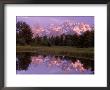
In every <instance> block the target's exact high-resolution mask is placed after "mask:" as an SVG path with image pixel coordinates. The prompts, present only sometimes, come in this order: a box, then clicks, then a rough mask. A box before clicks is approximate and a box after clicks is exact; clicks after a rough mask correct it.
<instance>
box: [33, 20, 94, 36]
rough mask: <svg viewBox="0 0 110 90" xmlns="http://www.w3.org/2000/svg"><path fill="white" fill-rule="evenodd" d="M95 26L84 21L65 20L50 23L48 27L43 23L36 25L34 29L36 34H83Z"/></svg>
mask: <svg viewBox="0 0 110 90" xmlns="http://www.w3.org/2000/svg"><path fill="white" fill-rule="evenodd" d="M91 30H93V27H92V26H91V25H89V24H87V23H84V22H81V23H79V22H71V21H65V22H64V23H62V24H50V25H48V26H46V27H43V26H41V25H36V27H35V28H34V29H33V33H34V36H35V35H36V34H37V35H39V36H44V35H47V36H59V35H61V34H63V33H65V34H75V33H76V34H78V35H80V34H82V33H83V32H85V31H91Z"/></svg>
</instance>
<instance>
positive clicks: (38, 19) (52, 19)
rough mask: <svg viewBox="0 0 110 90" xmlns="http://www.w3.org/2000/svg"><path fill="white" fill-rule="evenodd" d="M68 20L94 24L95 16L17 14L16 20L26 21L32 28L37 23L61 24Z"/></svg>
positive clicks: (43, 24)
mask: <svg viewBox="0 0 110 90" xmlns="http://www.w3.org/2000/svg"><path fill="white" fill-rule="evenodd" d="M66 20H70V21H73V22H79V23H81V22H84V23H87V24H89V25H94V16H17V17H16V21H25V22H26V23H27V24H29V25H30V26H31V27H32V28H33V27H34V26H36V24H40V25H42V26H45V25H49V24H61V23H63V22H64V21H66Z"/></svg>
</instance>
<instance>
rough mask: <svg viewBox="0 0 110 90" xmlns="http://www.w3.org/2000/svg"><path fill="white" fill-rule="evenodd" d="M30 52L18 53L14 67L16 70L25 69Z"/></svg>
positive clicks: (29, 61) (28, 62)
mask: <svg viewBox="0 0 110 90" xmlns="http://www.w3.org/2000/svg"><path fill="white" fill-rule="evenodd" d="M30 57H31V54H30V53H19V54H17V57H16V59H17V60H16V69H17V70H27V69H28V67H29V64H30V63H31V58H30Z"/></svg>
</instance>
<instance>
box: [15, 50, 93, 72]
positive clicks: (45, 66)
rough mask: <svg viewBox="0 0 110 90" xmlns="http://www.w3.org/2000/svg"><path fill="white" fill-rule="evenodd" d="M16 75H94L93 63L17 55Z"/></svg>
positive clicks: (32, 55) (47, 56)
mask: <svg viewBox="0 0 110 90" xmlns="http://www.w3.org/2000/svg"><path fill="white" fill-rule="evenodd" d="M16 73H17V74H94V61H93V60H86V59H81V58H80V59H79V58H76V57H68V56H53V55H38V54H36V53H24V52H23V53H17V55H16Z"/></svg>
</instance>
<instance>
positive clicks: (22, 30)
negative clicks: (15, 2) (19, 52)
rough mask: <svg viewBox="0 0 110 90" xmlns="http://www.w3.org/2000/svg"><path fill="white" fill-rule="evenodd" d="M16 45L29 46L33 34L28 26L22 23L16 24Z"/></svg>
mask: <svg viewBox="0 0 110 90" xmlns="http://www.w3.org/2000/svg"><path fill="white" fill-rule="evenodd" d="M16 33H17V44H31V42H32V37H33V33H32V30H31V28H30V26H29V25H28V24H27V23H25V22H22V21H19V22H17V24H16Z"/></svg>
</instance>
